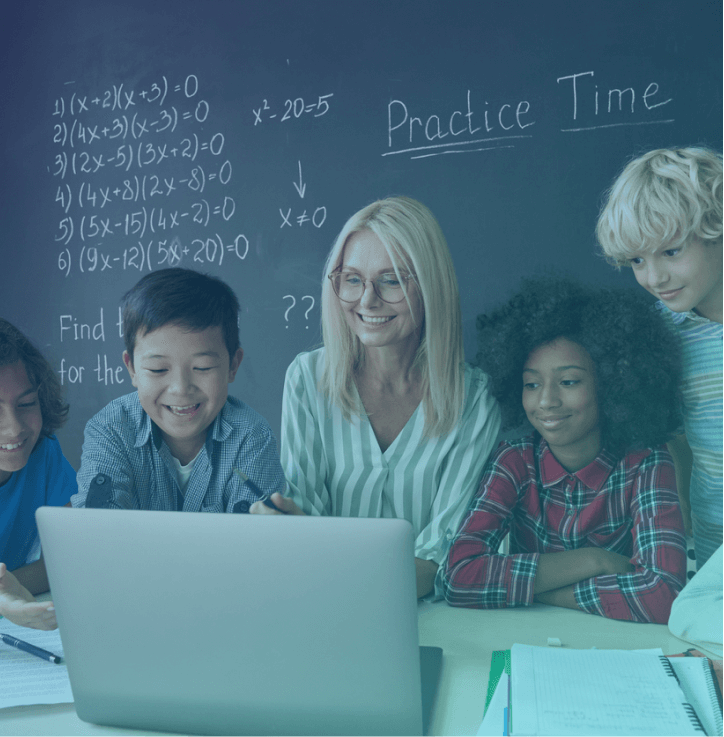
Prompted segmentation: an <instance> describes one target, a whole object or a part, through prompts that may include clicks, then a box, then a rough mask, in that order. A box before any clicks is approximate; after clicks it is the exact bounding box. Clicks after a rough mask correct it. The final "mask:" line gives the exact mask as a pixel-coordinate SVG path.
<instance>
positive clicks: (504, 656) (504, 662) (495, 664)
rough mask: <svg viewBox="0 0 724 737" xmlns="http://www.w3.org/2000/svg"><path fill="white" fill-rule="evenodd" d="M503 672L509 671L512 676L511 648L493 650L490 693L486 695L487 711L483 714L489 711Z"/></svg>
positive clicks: (489, 681) (489, 684)
mask: <svg viewBox="0 0 724 737" xmlns="http://www.w3.org/2000/svg"><path fill="white" fill-rule="evenodd" d="M503 672H505V673H507V674H508V676H509V677H510V650H493V656H492V658H491V659H490V673H489V674H488V693H487V695H486V696H485V711H484V712H483V716H485V713H486V712H487V711H488V705H489V704H490V699H492V698H493V694H494V693H495V687H496V686H497V685H498V681H499V680H500V676H501V675H502V674H503Z"/></svg>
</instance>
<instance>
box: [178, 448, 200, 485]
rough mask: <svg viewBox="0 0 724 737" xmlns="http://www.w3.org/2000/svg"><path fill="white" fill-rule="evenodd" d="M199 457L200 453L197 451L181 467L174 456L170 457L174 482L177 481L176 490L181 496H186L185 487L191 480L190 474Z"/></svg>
mask: <svg viewBox="0 0 724 737" xmlns="http://www.w3.org/2000/svg"><path fill="white" fill-rule="evenodd" d="M200 455H201V451H200V450H199V452H198V453H197V454H196V456H195V457H194V458H193V459H192V460H190V461H189V462H188V463H187V464H186V465H185V466H182V465H181V461H179V459H178V458H176V456H171V463H172V464H173V470H174V472H175V474H176V481H178V488H179V489H180V490H181V496H186V487H187V486H188V485H189V479H190V478H191V474H192V472H193V470H194V463H196V459H197V458H198V457H199V456H200Z"/></svg>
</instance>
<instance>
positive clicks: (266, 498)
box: [234, 468, 285, 514]
mask: <svg viewBox="0 0 724 737" xmlns="http://www.w3.org/2000/svg"><path fill="white" fill-rule="evenodd" d="M234 473H235V474H236V475H237V476H238V477H239V478H240V479H241V480H242V481H243V482H244V483H245V484H248V486H249V488H250V489H251V490H252V491H253V492H254V493H255V494H257V495H258V496H259V497H260V498H261V501H262V503H263V504H264V505H266V506H267V507H269V509H276V510H277V512H281V513H282V514H285V513H284V512H283V511H282V510H281V509H279V507H277V505H276V504H274V502H273V501H272V500H271V498H270V497H269V496H267V495H266V494H264V493H263V492H262V490H261V489H260V488H259V487H258V486H257V485H256V484H255V483H254V482H253V481H252V480H251V479H250V478H249V477H248V476H247V475H246V474H245V473H244V472H243V471H240V470H239V469H238V468H235V469H234Z"/></svg>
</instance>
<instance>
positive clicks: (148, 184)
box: [47, 74, 328, 277]
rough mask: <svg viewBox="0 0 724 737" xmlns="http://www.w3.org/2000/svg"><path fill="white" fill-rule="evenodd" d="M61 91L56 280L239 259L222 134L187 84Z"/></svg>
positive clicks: (242, 248) (55, 113)
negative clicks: (118, 271) (117, 271)
mask: <svg viewBox="0 0 724 737" xmlns="http://www.w3.org/2000/svg"><path fill="white" fill-rule="evenodd" d="M66 87H67V90H68V91H66V93H65V94H63V95H61V96H59V97H57V98H56V99H55V100H54V103H53V107H52V120H53V124H52V142H53V146H54V150H53V154H52V156H53V160H52V162H51V164H50V165H49V166H48V167H47V168H48V172H49V174H50V175H51V176H52V177H53V178H54V180H55V182H56V186H54V187H53V190H54V192H55V202H54V205H55V210H54V211H55V212H56V213H57V214H58V217H57V225H56V226H55V230H54V240H55V241H56V243H57V244H58V246H59V250H58V252H57V253H56V256H55V259H56V264H57V267H58V270H59V272H60V273H61V274H63V275H65V276H66V277H67V276H70V274H71V273H79V274H91V273H94V272H96V273H102V272H105V271H112V270H124V271H125V270H136V271H138V272H147V271H151V270H153V269H155V268H165V267H170V266H178V265H184V266H195V265H199V264H201V265H203V264H215V265H217V266H223V265H224V264H225V263H228V262H229V261H230V260H231V261H232V262H243V261H244V259H246V257H247V255H248V253H249V240H248V238H247V236H246V235H245V234H244V232H242V230H241V228H237V226H236V223H235V217H236V216H237V215H238V213H237V201H236V199H235V197H234V194H232V186H233V185H232V183H233V179H234V164H233V162H232V161H231V159H230V158H229V156H228V155H227V139H226V134H225V132H224V131H223V130H219V129H218V128H215V127H214V114H213V109H212V106H211V105H210V104H209V102H208V101H207V100H206V99H204V96H203V92H202V88H201V83H200V81H199V78H198V77H197V76H196V75H195V74H189V75H187V76H186V77H185V79H182V80H176V81H172V80H169V79H168V78H167V77H166V76H165V75H162V76H161V77H160V79H158V80H156V81H153V82H151V83H149V84H146V85H144V86H143V88H142V89H132V88H129V87H128V86H126V85H125V84H118V85H116V84H111V85H110V87H108V88H107V89H103V90H100V91H97V92H96V91H90V90H83V91H79V90H76V89H75V83H73V82H69V83H67V85H66ZM323 102H324V105H328V103H327V102H326V100H324V101H323ZM317 220H319V215H317Z"/></svg>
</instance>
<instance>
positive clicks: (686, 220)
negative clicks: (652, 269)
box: [596, 147, 722, 268]
mask: <svg viewBox="0 0 724 737" xmlns="http://www.w3.org/2000/svg"><path fill="white" fill-rule="evenodd" d="M605 197H606V204H605V205H604V207H603V209H602V210H601V214H600V216H599V218H598V225H597V226H596V237H597V238H598V242H599V243H600V244H601V248H602V249H603V252H604V254H605V255H606V257H607V258H608V260H609V261H610V262H611V263H613V265H614V266H616V267H617V268H620V267H621V266H624V265H630V264H629V259H631V258H632V257H633V256H635V255H637V254H639V253H650V252H652V251H655V250H656V249H657V248H658V247H659V246H661V245H663V244H671V246H672V247H674V246H679V245H681V244H683V243H685V242H686V241H687V240H688V239H689V238H690V237H691V236H696V237H697V238H699V239H700V240H701V241H703V242H704V243H709V244H713V243H714V242H719V243H721V239H722V156H721V154H719V153H717V152H716V151H712V150H710V149H707V148H696V147H690V148H677V149H667V148H660V149H656V150H655V151H649V152H648V153H647V154H644V155H643V156H640V157H638V158H637V159H634V160H633V161H631V162H629V163H628V164H627V166H626V167H625V168H624V170H623V171H622V172H621V174H620V175H619V177H618V178H617V179H616V181H615V182H614V183H613V186H612V187H611V188H610V190H608V192H607V193H606V195H605Z"/></svg>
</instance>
